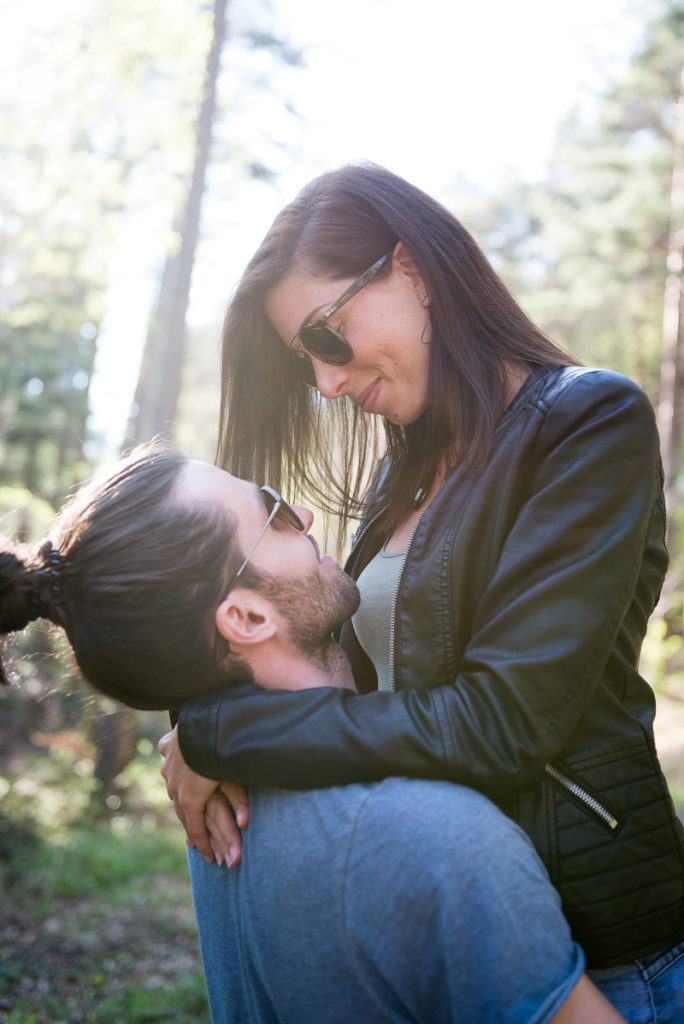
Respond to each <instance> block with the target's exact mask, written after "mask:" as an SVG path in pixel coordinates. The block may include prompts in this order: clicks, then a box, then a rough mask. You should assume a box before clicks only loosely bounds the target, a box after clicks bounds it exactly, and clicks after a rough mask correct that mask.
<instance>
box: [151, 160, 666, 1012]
mask: <svg viewBox="0 0 684 1024" xmlns="http://www.w3.org/2000/svg"><path fill="white" fill-rule="evenodd" d="M312 386H313V387H315V388H317V391H316V390H311V387H312ZM383 430H384V435H385V438H386V444H387V453H386V456H385V457H384V458H383V459H382V461H381V462H380V466H379V469H378V471H377V472H376V474H375V475H374V477H373V482H372V484H371V486H370V488H367V489H366V490H367V493H364V485H365V483H366V482H367V480H368V479H369V473H370V469H371V466H372V462H373V459H374V457H375V450H376V449H375V437H376V435H377V434H378V433H379V432H382V431H383ZM219 457H220V460H221V462H222V463H223V464H224V465H225V466H226V467H227V468H229V469H230V470H231V471H232V472H235V473H237V474H238V475H243V476H248V477H251V478H254V479H256V480H259V481H262V480H268V482H269V483H271V484H273V485H274V486H276V487H278V486H280V487H281V489H283V488H285V489H287V488H290V489H293V488H295V487H296V488H298V489H299V491H300V493H302V492H303V493H304V494H307V495H308V496H309V497H310V498H312V499H313V500H315V501H316V502H317V503H318V504H319V505H323V507H326V508H329V509H332V510H334V511H337V512H338V513H339V514H340V515H341V517H342V521H343V523H344V522H345V521H346V519H347V518H348V517H349V516H350V515H352V514H354V512H355V511H356V510H357V509H358V508H359V507H360V506H361V504H362V503H363V516H362V524H361V528H360V530H359V531H358V532H357V535H356V539H355V543H354V545H353V548H352V553H351V555H350V558H349V561H348V563H347V569H348V571H349V572H350V573H351V574H352V576H354V578H356V579H357V580H358V582H359V586H360V589H361V593H362V604H361V613H360V615H357V616H356V617H355V620H354V625H353V629H352V628H349V629H344V630H343V631H342V637H341V642H342V645H343V647H344V649H345V650H346V652H347V653H348V655H349V656H350V658H351V660H352V665H353V668H354V674H355V678H356V681H357V685H358V687H359V689H360V690H362V691H364V696H362V697H356V696H354V695H350V694H343V693H339V692H336V691H335V692H330V693H329V694H327V695H326V699H325V700H321V697H320V695H311V694H306V693H298V694H263V693H260V692H259V691H258V690H256V689H253V690H250V689H249V688H248V687H242V688H241V689H240V691H239V694H238V693H230V694H222V695H218V696H215V697H205V698H202V699H200V700H193V701H190V702H189V703H188V704H186V705H184V707H183V708H182V710H181V712H180V718H179V725H178V729H179V732H178V737H179V740H180V744H181V749H182V753H183V755H184V757H185V760H186V761H187V763H188V764H189V766H190V768H191V769H194V770H195V771H196V772H198V773H200V774H203V775H205V776H207V777H211V778H213V777H214V776H215V774H216V766H217V765H219V766H220V768H221V774H222V777H223V778H225V779H231V780H234V781H237V782H242V783H244V784H253V783H269V782H275V781H276V780H277V782H278V784H279V785H286V786H291V787H295V788H297V787H302V788H306V787H312V786H321V785H331V784H338V783H345V782H351V781H360V780H370V779H379V778H383V777H385V776H388V775H397V774H398V775H407V776H418V777H427V778H435V777H437V778H444V779H450V780H452V781H457V782H460V783H463V784H465V785H468V786H472V787H474V788H475V789H478V790H480V791H481V792H483V793H485V794H486V795H488V796H489V797H490V798H492V799H493V800H494V801H495V802H496V803H498V804H499V806H500V807H502V808H503V809H504V810H505V811H506V813H507V814H509V815H510V816H512V817H513V818H514V819H515V820H516V821H517V822H519V823H520V824H521V825H522V827H523V828H524V829H525V830H526V831H527V832H528V834H529V835H530V836H531V838H532V839H533V841H534V843H535V845H536V847H537V849H538V851H539V853H540V855H541V857H542V859H543V860H544V861H545V863H546V865H547V868H548V869H549V872H550V875H551V878H552V880H553V881H554V884H555V885H556V886H557V887H558V889H559V891H560V893H561V896H562V899H563V906H564V910H565V913H566V916H567V918H568V920H569V922H570V924H571V927H572V928H573V932H574V934H575V937H576V938H577V939H578V941H580V943H581V944H582V945H583V947H584V949H585V952H586V954H587V958H588V962H589V965H590V967H593V968H594V969H595V970H596V971H597V972H598V973H597V974H596V975H595V976H596V977H597V978H598V979H599V982H600V983H602V984H605V986H606V991H610V993H611V996H612V997H613V998H614V999H615V1000H616V1001H617V1003H618V1005H619V1006H620V1007H621V1008H623V1013H625V1016H627V1018H628V1019H630V1013H634V1011H633V1010H632V1009H630V1007H631V1005H632V1000H636V1002H637V1003H640V1002H644V1003H645V1004H648V1003H649V1001H650V1000H651V999H653V1000H655V1001H656V1004H658V1001H659V1000H661V999H662V1000H665V1002H664V1004H663V1008H662V1009H660V1008H659V1011H658V1012H659V1013H660V1014H661V1016H658V1017H657V1018H656V1019H657V1020H659V1021H660V1020H673V1021H674V1020H676V1019H677V1018H678V1015H679V1019H681V1015H682V1014H683V1013H684V944H683V940H684V839H683V830H682V827H681V824H680V823H679V822H678V821H677V819H676V817H675V814H674V809H673V806H672V801H671V799H670V797H669V794H668V792H667V787H666V784H665V780H664V778H663V775H662V772H661V769H660V767H659V764H658V760H657V756H656V752H655V746H654V740H653V730H652V721H653V715H654V707H655V705H654V697H653V693H652V691H651V689H650V687H649V686H648V685H647V683H646V682H645V681H644V680H643V679H642V678H641V677H640V676H639V674H638V670H637V662H638V657H639V650H640V646H641V642H642V639H643V636H644V633H645V629H646V624H647V620H648V617H649V615H650V614H651V612H652V611H653V608H654V607H655V604H656V601H657V599H658V595H659V592H660V588H661V584H662V580H663V577H664V574H665V570H666V565H667V554H666V550H665V545H664V507H663V498H662V485H661V469H660V461H659V451H658V437H657V431H656V427H655V423H654V417H653V412H652V409H651V407H650V404H649V402H648V400H647V399H646V397H645V396H644V395H643V393H642V392H641V391H640V389H639V388H637V387H636V385H634V384H633V383H632V382H631V381H629V380H627V379H625V378H623V377H621V376H620V375H617V374H615V373H610V372H607V371H601V370H587V369H585V368H583V367H580V366H579V365H577V363H576V361H575V360H574V359H572V358H571V357H570V356H568V355H567V354H566V353H564V352H563V351H562V350H560V349H559V348H558V347H557V346H556V345H555V344H554V343H553V342H551V341H550V340H549V339H547V338H546V337H545V336H544V335H543V334H542V333H541V332H540V331H539V330H538V329H537V328H536V327H535V326H534V325H533V324H532V323H531V322H530V321H529V319H528V318H527V317H526V315H525V314H524V313H523V312H522V310H521V309H520V308H519V306H518V305H517V304H516V302H515V301H514V299H513V298H512V297H511V295H510V294H509V293H508V291H507V290H506V288H505V286H504V285H503V283H502V282H501V281H500V280H499V278H498V277H497V276H496V274H495V273H494V272H493V270H492V268H491V267H490V265H489V264H488V262H487V261H486V259H485V257H484V256H483V254H482V253H481V252H480V250H479V249H478V247H477V245H476V243H475V242H474V241H473V239H472V238H471V237H470V235H469V234H468V233H467V232H466V231H465V229H464V228H463V227H462V225H461V224H460V223H459V222H458V221H457V220H455V218H453V217H452V216H451V215H450V214H449V213H448V211H446V210H445V209H444V208H443V207H441V206H440V205H439V204H437V203H436V202H435V201H434V200H432V199H431V198H430V197H428V196H426V195H425V194H424V193H422V192H421V191H419V190H418V189H416V188H414V187H412V186H411V185H409V184H408V183H406V182H405V181H403V180H402V179H400V178H398V177H396V176H395V175H393V174H391V173H389V172H387V171H385V170H383V169H381V168H378V167H374V166H350V167H345V168H342V169H341V170H339V171H336V172H332V173H329V174H326V175H323V176H322V177H321V178H319V179H317V180H315V181H314V182H312V183H311V184H310V185H309V186H307V187H306V188H305V189H304V190H303V191H302V193H301V194H300V195H299V196H298V197H297V198H296V199H295V200H294V202H293V203H291V204H290V205H289V206H288V207H286V208H285V210H283V211H282V213H281V214H280V215H279V216H278V218H277V219H276V221H275V222H274V224H273V226H272V227H271V229H270V230H269V232H268V233H267V235H266V237H265V239H264V241H263V242H262V244H261V246H260V247H259V249H258V250H257V252H256V254H255V255H254V257H253V258H252V260H251V262H250V263H249V265H248V267H247V270H246V272H245V274H244V276H243V279H242V281H241V282H240V285H239V286H238V288H237V291H236V293H235V296H234V298H233V300H232V301H231V304H230V307H229V310H228V314H227V318H226V324H225V331H224V380H223V417H222V423H221V442H220V450H219ZM399 553H402V555H401V557H397V558H388V557H385V556H392V555H399ZM238 696H239V699H237V698H238ZM260 714H263V715H266V714H267V715H268V723H269V724H268V729H265V728H263V727H260V725H259V715H260ZM208 737H211V741H209V740H208ZM181 767H182V766H181ZM174 771H175V770H169V771H168V772H167V784H168V787H169V791H170V792H171V793H172V795H175V796H176V797H177V794H178V778H179V776H176V775H175V774H174ZM185 780H186V782H187V775H186V776H185ZM190 788H191V787H190ZM188 791H190V789H188ZM606 972H607V973H606ZM653 978H655V979H657V980H656V981H653ZM668 984H669V991H670V993H671V995H670V998H671V999H672V1000H673V1001H674V1003H675V1005H674V1008H670V1009H668V1008H667V998H668V997H667V996H666V995H664V994H663V992H661V991H660V990H659V988H658V986H659V985H660V986H663V987H666V986H667V985H668ZM623 987H624V993H623ZM668 1014H669V1015H668ZM634 1019H637V1017H636V1016H635V1017H634Z"/></svg>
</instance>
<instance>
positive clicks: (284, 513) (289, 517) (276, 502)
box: [226, 487, 306, 595]
mask: <svg viewBox="0 0 684 1024" xmlns="http://www.w3.org/2000/svg"><path fill="white" fill-rule="evenodd" d="M259 494H260V495H261V498H262V500H263V502H264V505H265V506H266V511H267V512H268V519H267V520H266V522H265V523H264V525H263V527H262V529H261V530H260V532H259V535H258V537H257V539H256V540H255V541H254V543H253V544H252V546H251V548H250V549H249V551H248V552H247V554H246V556H245V560H244V562H243V563H242V565H241V566H240V568H239V569H238V571H237V572H236V573H235V575H234V576H233V578H232V579H231V581H230V584H229V585H228V587H227V588H226V595H227V594H229V593H230V592H231V590H232V589H233V587H234V586H235V584H236V583H237V581H238V580H239V578H240V576H241V575H242V573H243V572H244V570H245V568H246V566H247V563H248V562H249V560H250V558H251V557H252V555H253V554H254V552H255V551H256V548H257V545H258V544H259V541H260V540H261V539H262V537H263V536H264V534H265V533H266V531H267V530H268V528H269V526H270V525H271V523H272V522H273V520H274V519H279V520H280V522H281V523H284V524H285V525H286V526H291V527H292V528H293V529H295V530H297V531H298V532H299V533H305V532H306V527H305V526H304V523H303V522H302V521H301V519H300V518H299V516H298V515H297V513H296V512H295V510H294V509H293V508H291V507H290V506H289V505H288V503H287V502H286V501H285V500H284V499H283V498H282V497H281V496H280V495H279V494H278V492H277V491H274V490H273V488H272V487H260V488H259Z"/></svg>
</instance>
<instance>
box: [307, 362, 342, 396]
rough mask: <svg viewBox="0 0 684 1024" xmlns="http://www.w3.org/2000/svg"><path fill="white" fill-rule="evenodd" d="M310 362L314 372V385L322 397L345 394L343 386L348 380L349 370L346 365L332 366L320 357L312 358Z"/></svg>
mask: <svg viewBox="0 0 684 1024" xmlns="http://www.w3.org/2000/svg"><path fill="white" fill-rule="evenodd" d="M311 362H312V365H313V368H314V373H315V374H316V386H317V388H318V390H319V391H320V393H321V394H322V395H323V397H324V398H339V397H340V395H344V394H345V388H346V386H347V383H348V381H349V371H348V369H347V367H346V366H333V365H332V364H331V363H324V362H322V361H321V360H320V359H312V360H311Z"/></svg>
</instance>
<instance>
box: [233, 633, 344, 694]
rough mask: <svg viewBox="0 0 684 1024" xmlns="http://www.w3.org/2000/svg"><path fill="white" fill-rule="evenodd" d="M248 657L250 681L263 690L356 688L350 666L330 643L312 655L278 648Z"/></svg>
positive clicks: (338, 650)
mask: <svg viewBox="0 0 684 1024" xmlns="http://www.w3.org/2000/svg"><path fill="white" fill-rule="evenodd" d="M263 653H264V655H265V657H263V658H262V657H258V658H256V659H253V660H252V665H251V667H252V670H253V672H254V681H255V683H257V684H258V685H259V686H263V687H264V688H265V689H266V690H313V689H317V688H318V687H322V686H335V687H338V688H341V689H347V690H354V691H355V690H356V686H355V685H354V677H353V676H352V671H351V666H350V664H349V661H348V659H347V657H346V655H345V654H344V652H343V651H342V650H341V649H340V648H339V647H338V646H337V644H333V643H331V644H330V646H329V647H327V648H326V649H325V650H323V651H321V652H317V653H316V655H315V656H314V655H306V654H304V653H303V652H301V651H296V650H290V651H282V650H280V651H279V652H278V654H277V656H269V655H268V654H267V653H266V652H265V651H264V652H263Z"/></svg>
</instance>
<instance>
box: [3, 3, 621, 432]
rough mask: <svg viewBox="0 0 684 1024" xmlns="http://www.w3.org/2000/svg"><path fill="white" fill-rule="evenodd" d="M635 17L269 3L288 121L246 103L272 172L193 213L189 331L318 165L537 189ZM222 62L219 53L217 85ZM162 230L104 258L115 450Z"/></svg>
mask: <svg viewBox="0 0 684 1024" xmlns="http://www.w3.org/2000/svg"><path fill="white" fill-rule="evenodd" d="M102 2H106V0H102ZM169 2H181V3H182V2H187V0H169ZM247 2H248V0H230V2H229V7H228V15H229V26H230V25H231V24H232V21H231V19H233V18H237V16H238V15H237V11H238V8H237V6H236V5H237V4H238V3H239V4H246V3H247ZM252 2H253V0H252ZM79 6H80V7H82V6H83V4H82V2H81V0H61V2H60V4H58V5H54V4H53V3H52V0H51V2H50V3H48V2H47V0H33V2H32V3H31V4H29V5H24V4H22V3H20V2H19V0H0V14H2V16H3V19H2V20H3V21H4V22H5V23H6V21H7V16H8V13H9V14H10V15H11V17H10V21H12V22H14V31H15V32H17V33H19V34H21V32H22V30H23V31H24V32H26V31H30V22H29V20H28V19H29V18H33V19H35V18H36V17H55V16H57V15H56V12H57V11H58V12H59V16H60V17H64V16H68V15H69V14H70V13H71V14H72V16H78V10H79ZM639 7H640V4H639V0H573V2H572V3H559V2H553V0H516V2H515V3H511V2H510V0H478V2H473V0H447V2H445V0H419V2H418V0H346V2H345V3H344V4H343V5H341V4H335V5H333V4H330V3H328V2H326V0H274V3H273V9H274V21H273V31H274V34H276V35H279V36H286V37H288V38H289V39H290V40H291V42H292V44H293V45H295V46H297V47H301V48H302V50H303V52H304V58H305V62H306V66H305V67H304V68H303V69H297V70H283V71H282V72H280V73H279V74H278V75H277V77H276V79H275V80H274V81H273V87H274V89H275V91H276V92H277V95H278V99H279V101H280V102H281V103H282V105H283V106H284V105H285V104H287V103H290V104H291V105H292V106H293V107H294V108H295V109H296V110H297V111H298V114H299V117H298V119H296V120H295V119H293V118H285V117H283V118H282V120H280V119H279V116H278V113H277V112H278V110H279V104H277V103H276V104H274V102H273V97H270V98H267V97H263V98H262V99H261V100H260V99H259V98H258V97H254V98H253V101H252V102H250V103H249V104H247V105H246V106H247V111H248V113H247V116H246V119H245V134H246V136H247V138H246V143H247V144H249V141H250V139H249V136H250V135H251V136H252V139H253V141H254V142H255V145H257V148H258V146H259V144H260V143H262V142H263V140H264V139H266V138H268V139H272V140H273V141H272V154H273V156H274V161H275V164H276V166H277V167H278V168H279V170H280V174H279V176H278V178H277V180H276V181H275V182H274V183H273V184H271V185H265V184H263V183H254V184H244V183H242V184H239V185H236V188H235V194H234V195H232V196H230V195H229V196H228V201H227V202H226V201H225V200H226V197H225V189H224V197H223V199H224V201H223V204H222V206H221V207H220V209H217V211H211V213H212V215H211V216H209V217H207V218H206V219H207V221H208V222H210V227H209V230H207V231H206V233H205V236H204V239H203V241H202V243H201V245H200V248H199V250H198V255H197V262H196V266H195V273H194V277H193V289H192V296H191V307H190V311H189V321H190V325H191V327H207V325H216V331H217V334H218V331H219V329H220V322H221V318H222V313H223V309H224V308H225V304H226V301H227V299H228V298H229V295H230V292H231V290H232V288H233V287H234V285H235V283H236V281H237V279H238V277H239V275H240V273H241V271H242V269H243V267H244V265H245V263H246V262H247V260H248V258H249V256H250V255H251V253H252V252H253V250H254V249H255V248H256V246H257V245H258V243H259V241H260V239H261V237H262V236H263V234H264V232H265V231H266V229H267V228H268V226H269V224H270V222H271V221H272V219H273V217H274V216H275V214H276V213H277V212H278V210H279V209H280V207H281V206H283V205H284V204H285V203H286V202H287V201H289V200H290V199H291V198H292V197H293V196H294V195H295V194H296V192H297V191H298V190H299V188H301V186H302V185H304V184H305V183H306V182H307V181H308V180H310V179H311V178H312V177H314V176H315V175H316V174H318V173H320V172H321V171H322V170H325V169H326V168H329V167H335V166H339V165H340V164H342V163H345V162H348V161H352V160H358V159H367V160H373V161H375V162H378V163H381V164H384V165H385V166H387V167H389V168H390V169H391V170H393V171H395V172H396V173H399V174H401V175H403V176H404V177H406V178H408V179H409V180H410V181H412V182H413V183H414V184H416V185H418V186H420V187H421V188H423V189H425V190H426V191H428V192H431V193H432V194H434V195H435V196H436V197H437V198H442V196H443V195H444V194H445V192H447V190H448V189H449V188H450V187H453V185H454V182H455V181H457V180H459V179H465V180H467V181H468V182H470V183H472V184H474V185H476V186H477V187H479V188H480V189H482V190H483V191H485V192H486V191H487V190H488V189H490V190H492V191H493V190H495V189H496V188H497V187H500V186H502V185H503V184H505V183H507V182H510V181H512V180H524V181H534V180H539V179H541V178H542V177H543V176H544V170H545V167H546V165H547V163H548V160H549V157H550V154H551V151H552V147H553V143H554V138H555V136H556V133H557V131H558V128H559V126H560V124H561V122H562V121H563V119H564V118H565V117H566V116H567V114H568V112H569V111H570V110H571V109H573V108H576V107H580V108H585V109H590V108H591V104H592V102H593V97H595V96H596V95H597V94H599V93H601V92H605V90H606V89H607V88H608V87H609V85H610V83H611V82H613V81H615V80H616V79H617V78H618V77H619V75H620V72H621V70H622V69H623V68H624V65H625V62H626V60H627V58H628V56H629V54H630V53H631V52H632V51H633V49H634V47H635V45H636V42H637V39H638V37H639V18H638V11H639ZM231 8H233V11H231ZM41 10H42V14H41ZM635 11H636V12H637V13H634V12H635ZM5 45H10V43H9V41H8V37H7V35H6V36H5ZM1 55H2V43H1V42H0V57H1ZM231 59H232V58H231V51H230V47H229V46H228V47H227V48H226V50H225V51H224V65H226V67H227V73H228V74H230V73H231ZM232 73H233V74H235V73H236V72H235V71H233V72H232ZM238 85H239V83H238ZM214 214H215V215H214ZM167 222H168V211H167V210H165V209H164V208H161V207H160V208H155V209H153V208H150V209H148V210H146V211H144V212H143V213H141V214H140V216H139V219H137V220H136V221H135V222H128V223H127V224H126V225H125V228H124V229H123V230H122V234H121V237H120V239H119V244H118V246H117V250H116V253H115V257H114V262H113V265H112V269H111V287H110V292H109V296H108V303H107V313H106V315H105V320H104V323H103V327H102V331H101V335H100V356H99V360H98V371H99V372H98V376H97V378H96V380H95V381H94V383H93V386H92V389H91V394H92V400H93V404H94V406H95V410H94V412H95V415H94V419H93V426H94V427H95V429H96V430H98V431H99V432H101V433H102V434H103V445H104V448H105V449H106V448H107V447H110V448H112V449H113V450H115V449H116V447H117V445H118V444H119V442H120V438H121V436H122V432H123V425H124V423H125V420H126V416H127V413H128V408H129V405H130V401H131V396H132V392H133V388H134V385H135V379H136V376H137V367H138V362H139V356H140V351H141V347H142V343H143V340H144V333H145V327H146V321H147V316H148V313H149V309H150V306H151V304H152V302H153V298H154V286H155V273H156V270H157V268H158V267H159V265H160V262H161V260H162V259H163V244H164V240H165V231H166V227H167ZM217 388H218V375H217Z"/></svg>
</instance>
